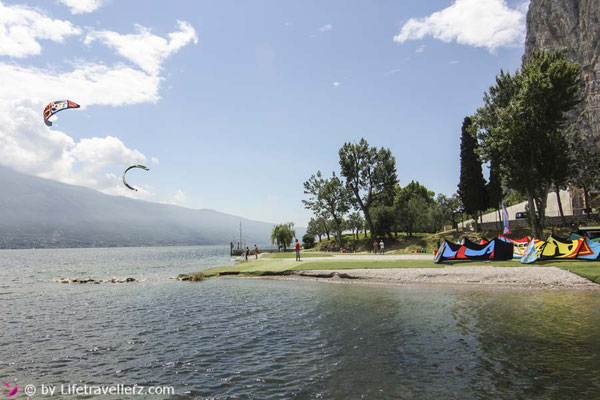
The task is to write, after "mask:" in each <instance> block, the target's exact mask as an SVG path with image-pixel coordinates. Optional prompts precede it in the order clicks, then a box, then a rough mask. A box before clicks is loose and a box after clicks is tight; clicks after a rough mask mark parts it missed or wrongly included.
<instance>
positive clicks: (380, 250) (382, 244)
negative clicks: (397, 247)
mask: <svg viewBox="0 0 600 400" xmlns="http://www.w3.org/2000/svg"><path fill="white" fill-rule="evenodd" d="M379 252H380V253H381V254H383V253H385V244H384V243H383V239H381V242H379Z"/></svg>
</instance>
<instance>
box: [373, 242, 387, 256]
mask: <svg viewBox="0 0 600 400" xmlns="http://www.w3.org/2000/svg"><path fill="white" fill-rule="evenodd" d="M384 253H385V243H383V239H381V240H380V241H379V242H377V240H376V241H374V242H373V254H384Z"/></svg>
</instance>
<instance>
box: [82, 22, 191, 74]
mask: <svg viewBox="0 0 600 400" xmlns="http://www.w3.org/2000/svg"><path fill="white" fill-rule="evenodd" d="M177 26H178V28H179V30H178V31H176V32H171V33H169V34H168V35H167V36H168V39H165V38H163V37H160V36H157V35H153V34H152V33H150V30H149V29H148V28H146V27H143V26H141V25H136V29H137V31H138V33H136V34H125V35H121V34H119V33H117V32H112V31H92V32H90V33H89V34H88V35H87V36H86V37H85V40H84V43H85V44H86V45H90V44H91V43H92V42H94V41H95V40H98V41H100V42H102V43H103V44H104V45H106V46H108V47H111V48H113V49H115V50H116V51H117V53H118V54H120V55H121V56H123V57H125V58H126V59H128V60H129V61H131V62H133V63H134V64H136V65H137V66H139V67H140V68H142V69H143V70H144V71H146V72H147V73H148V74H151V75H158V73H159V72H160V69H161V64H162V63H163V62H164V61H165V59H166V58H167V57H169V56H170V55H171V54H173V53H176V52H177V51H179V50H180V49H181V48H182V47H184V46H185V45H187V44H188V43H190V42H193V43H197V42H198V37H197V36H196V31H195V30H194V28H193V27H192V26H191V25H190V24H189V23H187V22H184V21H178V22H177Z"/></svg>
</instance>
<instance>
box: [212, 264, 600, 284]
mask: <svg viewBox="0 0 600 400" xmlns="http://www.w3.org/2000/svg"><path fill="white" fill-rule="evenodd" d="M461 265H464V266H492V267H515V268H519V267H522V266H524V265H523V264H521V263H520V262H519V261H518V260H512V261H495V262H490V263H485V262H482V261H462V262H452V263H450V262H447V263H445V264H434V263H433V261H432V260H344V259H331V260H314V261H311V260H306V261H301V262H295V261H287V260H284V259H281V258H271V259H264V260H260V261H256V262H243V263H239V264H235V265H228V266H224V267H214V268H209V269H207V270H205V271H202V273H203V274H204V276H206V277H212V276H217V275H219V274H223V273H225V274H226V273H239V274H242V275H265V274H269V273H280V272H283V271H287V270H296V271H300V270H326V269H379V268H443V267H444V266H457V267H459V266H461ZM528 266H532V267H540V268H544V267H551V266H552V267H557V268H561V269H564V270H567V271H570V272H572V273H574V274H577V275H579V276H582V277H584V278H586V279H589V280H590V281H592V282H595V283H599V284H600V262H598V261H576V260H549V261H541V262H540V261H538V262H536V263H534V264H529V265H528Z"/></svg>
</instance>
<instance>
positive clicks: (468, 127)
mask: <svg viewBox="0 0 600 400" xmlns="http://www.w3.org/2000/svg"><path fill="white" fill-rule="evenodd" d="M476 133H477V130H476V127H475V126H474V125H473V120H472V119H471V118H470V117H465V119H464V121H463V125H462V135H461V139H460V182H459V183H458V195H459V196H460V199H461V201H462V203H463V205H464V209H465V212H466V213H467V214H469V215H470V216H472V217H473V220H474V221H475V230H477V231H479V224H478V223H477V218H478V213H479V212H480V211H483V210H485V209H486V208H487V207H486V206H487V204H486V190H485V180H484V179H483V172H482V170H481V160H480V158H479V155H478V154H477V138H476Z"/></svg>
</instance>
